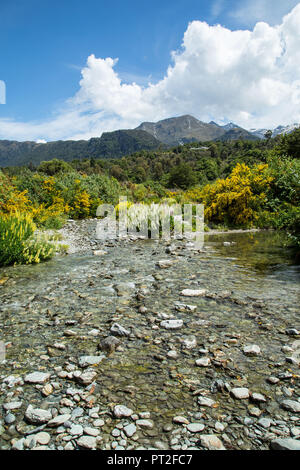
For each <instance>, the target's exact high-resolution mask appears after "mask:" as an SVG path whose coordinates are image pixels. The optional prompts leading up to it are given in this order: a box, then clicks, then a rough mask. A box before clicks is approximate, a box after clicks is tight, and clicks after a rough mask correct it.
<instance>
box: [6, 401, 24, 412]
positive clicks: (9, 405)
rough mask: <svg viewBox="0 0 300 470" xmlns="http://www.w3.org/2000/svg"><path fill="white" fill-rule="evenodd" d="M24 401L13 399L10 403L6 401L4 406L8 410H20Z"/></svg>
mask: <svg viewBox="0 0 300 470" xmlns="http://www.w3.org/2000/svg"><path fill="white" fill-rule="evenodd" d="M21 406H22V402H21V401H11V402H9V403H4V405H3V408H4V409H5V410H6V411H12V410H18V409H19V408H21Z"/></svg>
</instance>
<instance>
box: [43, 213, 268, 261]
mask: <svg viewBox="0 0 300 470" xmlns="http://www.w3.org/2000/svg"><path fill="white" fill-rule="evenodd" d="M97 223H99V219H84V220H80V221H75V220H68V221H67V222H66V224H65V225H64V227H63V228H61V229H60V230H57V231H56V233H58V234H59V236H60V237H61V240H60V241H59V242H58V243H60V244H63V245H67V246H68V249H67V253H69V254H72V253H80V252H84V251H89V250H95V249H97V248H98V247H101V245H102V243H103V242H102V241H101V240H98V239H97V238H96V225H97ZM260 231H261V229H257V228H254V229H246V230H245V229H234V230H230V229H228V230H224V229H222V230H216V229H210V230H208V231H206V232H205V236H210V235H223V234H237V233H256V232H260ZM48 233H53V231H48ZM129 239H131V240H135V237H134V236H131V237H129Z"/></svg>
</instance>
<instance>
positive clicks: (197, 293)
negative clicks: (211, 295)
mask: <svg viewBox="0 0 300 470" xmlns="http://www.w3.org/2000/svg"><path fill="white" fill-rule="evenodd" d="M205 294H207V289H184V290H183V291H181V295H183V296H185V297H201V296H203V295H205Z"/></svg>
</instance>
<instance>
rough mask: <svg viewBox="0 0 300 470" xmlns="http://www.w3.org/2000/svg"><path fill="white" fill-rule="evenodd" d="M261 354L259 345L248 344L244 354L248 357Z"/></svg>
mask: <svg viewBox="0 0 300 470" xmlns="http://www.w3.org/2000/svg"><path fill="white" fill-rule="evenodd" d="M260 352H261V351H260V347H259V346H258V345H257V344H248V345H247V346H245V347H244V354H245V355H246V356H258V355H259V354H260Z"/></svg>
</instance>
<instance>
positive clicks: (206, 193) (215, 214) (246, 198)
mask: <svg viewBox="0 0 300 470" xmlns="http://www.w3.org/2000/svg"><path fill="white" fill-rule="evenodd" d="M267 169H268V165H266V164H259V165H255V166H254V167H252V168H250V167H248V166H247V165H245V164H244V163H239V164H238V165H237V166H236V167H235V168H234V169H233V170H232V172H231V174H230V176H229V177H228V178H226V179H218V180H216V182H215V183H213V184H210V185H206V186H205V187H204V188H203V189H202V190H201V191H200V192H199V194H198V195H197V200H198V201H199V202H202V203H203V204H204V205H205V216H206V218H207V219H208V220H209V221H211V222H216V223H224V222H225V223H227V224H229V225H241V226H249V225H251V224H252V223H253V222H254V221H255V220H256V219H257V217H258V211H259V210H260V208H261V207H262V206H263V203H264V202H265V201H266V192H267V190H268V189H269V186H270V184H271V182H272V180H273V178H272V177H271V176H269V175H268V173H267Z"/></svg>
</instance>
